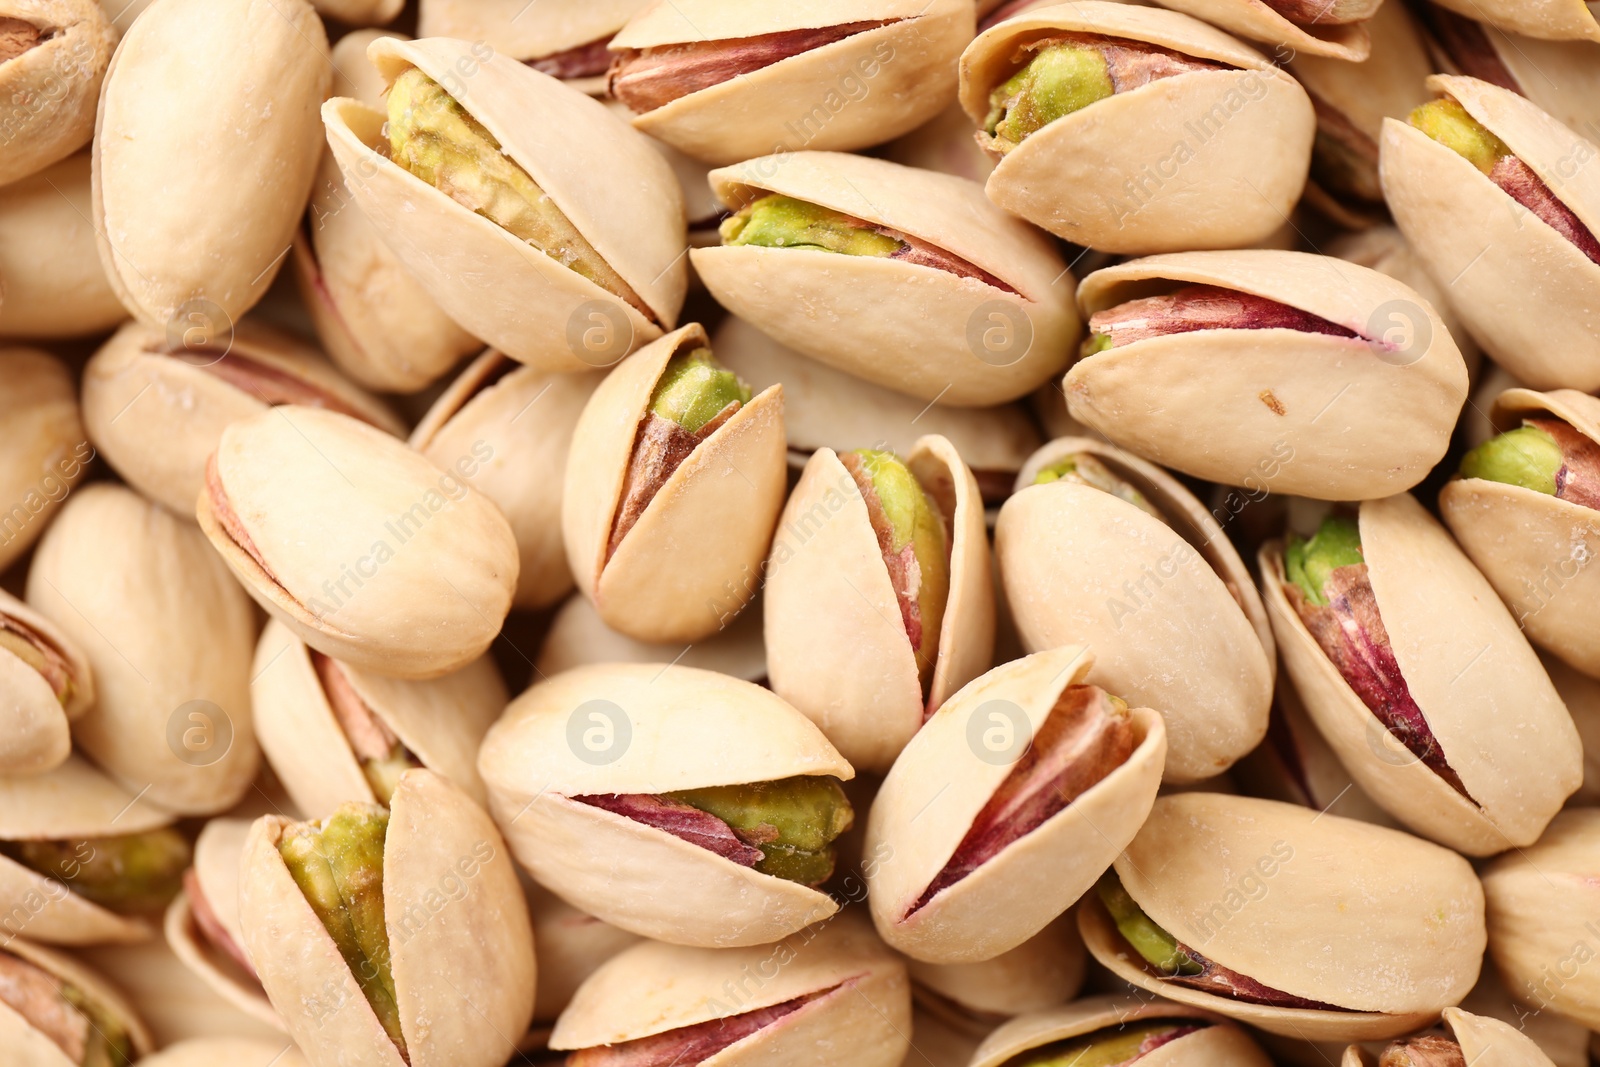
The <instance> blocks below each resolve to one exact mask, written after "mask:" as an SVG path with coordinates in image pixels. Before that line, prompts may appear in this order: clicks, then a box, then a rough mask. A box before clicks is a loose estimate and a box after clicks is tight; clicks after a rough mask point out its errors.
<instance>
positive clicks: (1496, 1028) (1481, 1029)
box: [1341, 1008, 1556, 1067]
mask: <svg viewBox="0 0 1600 1067" xmlns="http://www.w3.org/2000/svg"><path fill="white" fill-rule="evenodd" d="M1443 1028H1444V1029H1445V1030H1446V1031H1447V1033H1448V1036H1449V1037H1451V1038H1453V1039H1454V1040H1455V1042H1456V1044H1457V1045H1458V1046H1459V1047H1460V1050H1461V1058H1462V1061H1463V1062H1465V1063H1469V1064H1473V1065H1474V1067H1477V1065H1480V1064H1481V1065H1482V1067H1556V1065H1555V1064H1554V1063H1553V1062H1552V1061H1551V1059H1550V1057H1549V1056H1547V1055H1545V1053H1544V1050H1543V1049H1541V1048H1540V1047H1539V1046H1538V1044H1537V1043H1536V1042H1535V1041H1534V1040H1533V1039H1532V1038H1530V1037H1529V1036H1528V1035H1527V1034H1526V1033H1524V1032H1523V1031H1522V1030H1519V1029H1517V1028H1516V1027H1515V1026H1512V1025H1510V1024H1509V1023H1505V1022H1502V1021H1500V1020H1499V1019H1489V1018H1485V1017H1484V1016H1481V1015H1473V1014H1472V1013H1470V1012H1466V1011H1463V1010H1462V1009H1460V1008H1446V1009H1444V1023H1443ZM1376 1063H1377V1060H1376V1059H1375V1058H1374V1056H1373V1054H1372V1052H1371V1051H1369V1050H1367V1049H1364V1048H1362V1047H1361V1046H1359V1045H1351V1046H1349V1047H1348V1048H1346V1049H1345V1051H1344V1058H1343V1060H1342V1061H1341V1067H1373V1065H1374V1064H1376Z"/></svg>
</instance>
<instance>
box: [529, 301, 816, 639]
mask: <svg viewBox="0 0 1600 1067" xmlns="http://www.w3.org/2000/svg"><path fill="white" fill-rule="evenodd" d="M704 347H706V332H705V329H704V328H703V327H701V326H700V325H699V324H698V323H691V324H690V325H688V326H685V327H683V328H681V329H678V330H674V331H673V332H672V333H670V334H667V335H666V336H665V337H662V338H659V339H658V340H656V341H653V342H651V343H650V344H649V345H647V346H646V347H645V348H643V349H641V350H640V351H639V352H637V353H635V354H634V355H633V356H631V357H629V358H628V359H627V360H625V361H624V362H623V363H622V364H621V365H619V366H618V367H617V368H616V369H615V370H613V371H612V372H611V373H610V374H609V375H608V376H607V377H606V379H605V381H603V382H602V383H600V387H599V388H598V389H596V390H595V392H594V394H593V396H591V397H590V398H589V403H588V405H587V406H586V407H585V408H584V409H583V414H582V415H581V416H580V417H579V418H578V425H577V428H576V429H575V430H574V431H573V434H572V447H571V452H570V455H569V457H568V459H567V469H566V486H565V488H564V490H563V496H562V505H561V526H562V532H563V536H564V539H565V542H566V549H567V562H568V564H569V565H570V566H571V567H572V573H573V575H574V576H575V577H576V579H577V583H578V591H579V592H581V593H582V594H583V595H584V596H586V597H588V598H589V599H590V600H592V601H593V602H594V605H595V608H596V609H597V610H598V611H599V612H600V617H601V618H602V619H604V620H605V622H606V625H608V626H610V627H611V628H612V629H615V630H619V631H621V632H622V633H625V634H627V635H628V636H630V637H634V638H637V639H639V640H641V641H651V642H663V641H697V640H699V639H700V638H702V637H708V636H710V635H711V634H714V633H716V632H717V631H718V630H719V629H721V627H722V626H723V625H724V623H725V622H726V620H727V619H728V618H731V617H732V616H733V615H735V614H737V613H738V611H739V610H740V609H741V608H742V607H743V606H744V605H745V604H747V603H748V602H749V601H750V598H751V597H753V596H754V595H755V591H756V589H757V588H758V587H759V585H760V578H759V575H760V569H761V560H762V558H763V557H764V556H765V554H766V551H767V544H768V543H769V542H770V541H771V539H772V527H773V523H774V522H776V521H777V517H778V509H779V508H780V507H782V506H783V492H784V489H785V466H784V431H783V388H782V387H781V386H772V387H770V388H768V389H765V390H763V391H762V392H761V393H760V394H758V395H756V396H754V397H753V398H752V399H751V400H750V401H749V402H748V403H746V404H743V405H741V406H740V408H739V410H738V411H736V412H735V413H734V414H733V415H732V416H730V417H729V418H728V419H727V421H725V422H723V423H722V424H721V425H720V426H718V427H717V428H716V429H715V430H714V431H712V433H711V434H710V435H709V436H708V437H706V438H704V439H703V440H701V441H700V442H699V443H698V444H696V445H695V446H694V450H693V451H692V452H691V453H690V454H689V455H688V456H687V457H686V458H685V459H684V460H683V461H682V462H681V463H680V464H679V465H678V466H677V468H676V469H674V470H673V472H672V474H671V475H670V476H669V477H668V478H667V480H666V482H665V483H663V484H662V485H661V488H660V489H659V490H657V491H656V493H655V495H654V496H652V497H651V498H650V502H649V504H647V505H646V506H645V509H644V511H643V512H642V513H641V514H640V515H639V517H638V520H637V521H636V522H635V523H634V525H633V526H632V528H631V529H629V530H628V532H627V534H626V536H624V537H623V538H622V540H621V541H620V542H619V543H618V544H617V545H616V548H615V550H614V551H612V550H611V549H610V545H611V540H612V531H613V529H614V527H615V523H616V521H617V512H618V509H619V508H621V507H622V504H623V491H624V489H625V488H626V483H627V481H628V475H629V465H630V462H631V460H632V457H633V455H634V447H635V442H636V440H637V439H638V430H639V425H640V423H641V422H642V421H643V420H644V419H645V417H646V416H647V415H648V414H649V413H650V404H651V396H652V394H653V393H654V391H655V389H656V384H657V382H659V381H660V379H661V377H662V375H663V373H664V372H665V371H666V369H667V364H668V363H669V362H670V361H671V360H672V358H673V356H675V355H677V354H679V353H680V352H688V351H691V350H693V349H696V348H704ZM713 356H715V351H714V350H713Z"/></svg>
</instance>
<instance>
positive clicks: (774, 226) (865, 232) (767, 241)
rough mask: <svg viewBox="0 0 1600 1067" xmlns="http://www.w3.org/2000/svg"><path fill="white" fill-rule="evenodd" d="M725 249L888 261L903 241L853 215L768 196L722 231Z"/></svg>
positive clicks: (726, 222) (728, 222)
mask: <svg viewBox="0 0 1600 1067" xmlns="http://www.w3.org/2000/svg"><path fill="white" fill-rule="evenodd" d="M720 232H721V234H722V243H723V244H725V245H756V246H758V247H760V248H809V249H812V250H813V251H821V252H841V253H843V254H845V255H847V256H878V257H888V256H892V255H894V254H895V253H896V252H898V251H900V249H901V248H902V247H903V244H902V242H901V241H899V240H898V239H896V238H893V237H890V236H888V235H887V234H882V233H879V232H878V231H877V230H876V229H875V228H873V227H871V226H869V225H866V224H864V223H862V222H861V221H860V220H859V219H853V218H851V217H850V216H849V215H845V214H842V213H841V212H838V211H834V210H833V209H832V208H825V207H822V206H820V205H818V204H808V203H806V202H805V201H804V200H796V199H794V198H793V197H789V196H776V195H774V196H764V197H762V198H761V199H760V200H757V201H755V202H754V203H752V204H749V205H747V206H746V207H745V208H744V209H743V210H741V211H740V212H739V213H738V214H736V215H733V216H730V217H729V218H727V219H724V220H723V223H722V226H721V227H720Z"/></svg>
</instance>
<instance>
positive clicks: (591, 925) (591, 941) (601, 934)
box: [524, 882, 639, 1023]
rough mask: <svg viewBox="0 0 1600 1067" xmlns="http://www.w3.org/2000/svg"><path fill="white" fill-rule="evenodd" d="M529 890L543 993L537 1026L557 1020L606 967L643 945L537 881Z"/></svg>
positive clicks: (537, 1002) (535, 1007)
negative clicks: (626, 951)
mask: <svg viewBox="0 0 1600 1067" xmlns="http://www.w3.org/2000/svg"><path fill="white" fill-rule="evenodd" d="M524 888H525V889H526V890H527V891H528V912H529V916H530V918H531V919H532V920H533V943H534V944H536V945H538V946H539V990H538V994H537V995H536V996H535V997H534V1000H533V1017H534V1021H535V1023H538V1022H554V1021H555V1018H556V1016H558V1015H560V1014H561V1013H562V1012H563V1011H565V1010H566V1007H567V1005H568V1004H570V1003H571V1002H572V995H573V994H574V993H576V992H577V991H578V987H579V986H581V985H582V984H583V983H584V980H585V979H587V978H588V977H589V976H590V975H591V974H593V973H594V972H595V971H596V970H597V969H598V968H599V967H600V965H601V964H602V963H604V962H605V961H606V960H608V959H610V958H611V957H613V956H615V955H616V954H617V953H619V952H621V951H622V950H623V949H625V948H630V947H632V946H633V945H636V944H638V943H639V937H638V936H637V935H636V934H630V933H628V931H626V930H622V929H618V928H617V927H615V926H612V925H611V924H610V923H608V922H603V921H601V920H600V919H596V918H595V917H594V916H593V915H590V914H589V913H588V912H585V911H580V910H579V909H577V908H574V907H573V906H572V905H571V904H568V903H567V902H566V901H564V900H562V899H561V898H560V897H558V896H556V895H555V894H554V893H552V892H550V891H549V890H548V889H545V888H544V887H543V886H541V885H539V884H538V883H537V882H530V883H528V884H526V885H525V886H524Z"/></svg>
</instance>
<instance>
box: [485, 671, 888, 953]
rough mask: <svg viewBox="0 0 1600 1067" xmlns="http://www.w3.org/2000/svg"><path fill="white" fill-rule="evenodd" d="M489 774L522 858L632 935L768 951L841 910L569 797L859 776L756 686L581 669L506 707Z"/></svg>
mask: <svg viewBox="0 0 1600 1067" xmlns="http://www.w3.org/2000/svg"><path fill="white" fill-rule="evenodd" d="M596 741H599V742H601V743H602V745H603V747H599V748H597V747H594V743H595V742H596ZM478 771H479V773H480V774H482V776H483V780H484V783H485V784H486V785H487V786H488V787H489V810H490V811H491V812H493V813H494V816H495V819H496V821H497V822H499V824H500V825H501V826H502V827H503V828H504V830H505V833H506V835H507V842H508V843H509V844H510V846H511V848H512V851H513V852H514V853H515V854H516V857H517V859H518V861H519V862H520V863H521V864H522V865H523V866H524V867H525V868H527V869H528V871H529V872H530V873H531V874H532V875H533V877H534V878H535V879H536V880H537V881H538V882H539V883H540V884H541V885H543V886H544V887H545V888H547V889H549V890H551V891H552V892H554V893H555V894H556V895H557V896H559V897H561V898H562V899H563V900H565V901H567V902H568V903H569V904H571V905H572V906H573V907H576V908H581V909H582V910H584V911H586V912H588V913H589V914H591V915H594V916H596V917H597V918H600V919H603V920H604V921H606V922H608V923H611V924H612V925H614V926H618V927H621V928H622V929H624V930H628V931H631V932H633V933H636V934H639V935H641V936H643V937H651V938H655V939H657V940H660V941H670V942H672V943H674V944H689V945H700V946H706V947H730V948H731V947H739V946H744V945H764V944H768V943H770V942H772V941H776V940H778V939H779V938H782V937H787V936H788V935H789V934H792V933H794V932H795V931H797V930H799V929H801V928H803V927H805V926H808V925H810V924H811V923H813V922H816V921H818V920H820V919H825V918H827V917H828V916H830V915H832V914H833V913H834V912H836V911H837V910H838V908H839V905H838V904H837V903H835V901H834V900H833V899H832V898H831V897H829V896H827V895H826V894H824V893H820V892H818V891H817V890H815V889H810V888H808V887H806V886H803V885H800V884H799V883H797V882H791V881H787V880H785V879H782V878H776V877H773V876H771V875H766V874H762V873H760V872H759V871H756V870H755V869H753V868H750V867H741V866H740V865H739V864H737V863H734V862H733V861H732V860H728V859H724V858H723V857H721V856H719V855H717V854H716V853H714V852H712V851H710V850H709V849H704V848H701V847H700V846H698V845H693V844H690V843H689V842H688V841H685V840H683V839H682V838H679V837H675V836H673V835H672V834H669V833H667V832H665V831H663V830H658V829H656V828H654V827H651V826H647V825H645V824H644V823H641V822H637V821H635V820H633V819H628V818H625V817H623V816H621V815H617V814H614V813H612V812H609V811H606V810H604V809H602V808H597V807H594V806H592V805H589V804H583V803H580V802H578V801H575V800H571V799H569V798H571V797H574V796H585V795H591V794H598V793H667V792H672V791H674V790H680V789H699V788H703V787H706V786H714V785H735V784H743V783H749V782H769V781H776V780H778V779H781V778H789V777H792V776H794V775H801V774H825V775H833V776H834V777H836V778H840V779H849V778H852V777H854V776H855V772H854V771H853V770H852V769H851V767H850V764H848V763H846V762H845V761H844V759H843V758H842V757H841V756H840V755H839V753H838V752H837V751H835V750H834V747H833V746H832V745H830V744H829V743H828V741H827V739H826V738H825V737H823V736H822V733H821V732H820V731H819V730H818V729H817V728H816V727H815V726H813V725H812V724H811V723H810V721H808V720H807V719H806V718H805V716H803V715H801V714H799V713H798V712H796V711H795V710H794V709H793V708H792V707H790V706H789V705H788V704H785V703H784V702H783V701H782V700H780V699H779V698H778V697H776V696H774V695H773V694H772V693H770V692H768V691H767V690H765V689H763V688H761V687H760V686H757V685H753V684H751V683H749V682H743V681H739V680H738V679H735V678H730V677H727V676H726V675H722V674H714V673H712V672H711V671H705V670H700V669H698V668H694V667H683V666H675V665H670V664H669V665H667V666H665V667H661V666H657V665H655V664H600V665H596V666H589V667H579V668H577V669H575V670H570V671H567V672H565V673H564V674H558V675H556V676H554V677H552V678H549V679H547V680H545V681H541V682H539V683H537V684H536V685H534V686H533V687H531V688H530V689H528V690H527V691H526V692H524V693H523V694H522V695H521V696H519V697H517V698H516V699H515V700H513V701H512V702H511V704H510V705H509V706H508V707H507V708H506V711H505V714H504V715H503V716H502V717H501V719H500V721H499V722H497V723H495V725H494V726H493V727H491V728H490V730H489V734H488V736H487V737H485V738H484V742H483V748H482V749H481V750H480V751H479V753H478ZM858 817H859V816H858Z"/></svg>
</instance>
